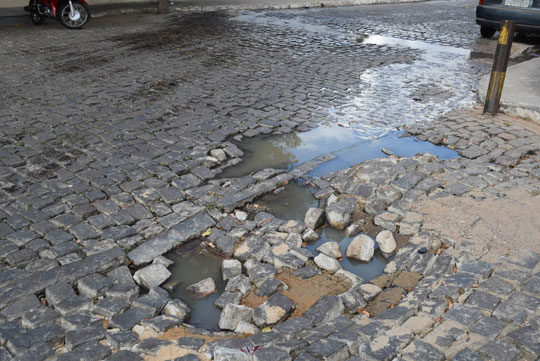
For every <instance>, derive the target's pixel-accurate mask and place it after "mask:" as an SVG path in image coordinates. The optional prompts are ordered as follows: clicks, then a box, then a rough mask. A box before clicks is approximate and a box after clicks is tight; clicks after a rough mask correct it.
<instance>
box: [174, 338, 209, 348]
mask: <svg viewBox="0 0 540 361" xmlns="http://www.w3.org/2000/svg"><path fill="white" fill-rule="evenodd" d="M204 344H205V341H204V339H202V338H199V337H180V338H179V339H178V343H177V345H178V347H180V348H188V349H190V350H193V351H199V349H200V348H201V347H202V345H204Z"/></svg>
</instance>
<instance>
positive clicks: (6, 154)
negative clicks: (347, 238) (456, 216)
mask: <svg viewBox="0 0 540 361" xmlns="http://www.w3.org/2000/svg"><path fill="white" fill-rule="evenodd" d="M473 12H474V4H473V3H472V2H469V1H467V2H452V3H450V2H431V3H422V4H403V5H380V6H366V7H352V8H343V9H317V10H295V11H280V12H268V13H257V12H247V13H234V14H228V13H207V14H186V15H168V16H164V17H154V16H147V15H143V16H125V17H118V18H102V19H94V20H93V21H92V23H90V24H89V26H88V28H86V29H85V30H84V31H77V32H67V31H65V30H64V29H61V28H60V27H59V26H57V25H56V24H52V23H51V24H49V25H47V26H44V27H27V28H24V27H23V28H9V27H8V28H2V29H0V33H1V34H2V37H1V38H0V45H1V46H0V61H1V63H2V70H3V71H2V74H1V75H0V81H1V83H2V84H3V92H2V93H1V94H0V105H1V107H0V144H1V149H0V261H2V264H1V265H0V287H1V289H2V292H1V293H0V360H2V361H3V360H11V359H17V360H44V359H47V360H101V359H109V360H137V359H141V357H145V358H146V359H150V358H152V357H154V356H156V355H157V357H162V356H160V352H161V351H160V350H161V349H164V348H171V347H172V348H175V347H176V348H179V350H184V352H186V350H191V351H189V352H190V353H192V355H191V356H190V355H187V356H183V357H182V358H180V360H196V359H197V358H200V359H205V358H207V357H209V356H211V357H213V358H214V359H215V360H245V359H249V357H248V356H247V355H246V354H245V353H242V352H241V351H239V349H240V348H241V347H243V346H246V345H247V346H251V345H253V346H255V345H256V346H260V347H262V349H260V350H257V351H255V352H254V353H253V355H252V356H251V358H252V359H254V360H292V359H294V360H351V361H357V360H413V359H416V360H444V359H453V360H487V359H493V360H518V359H526V360H535V359H538V354H539V353H540V344H539V343H538V340H539V339H540V322H539V321H540V320H539V316H538V306H539V304H540V298H539V295H540V290H539V289H538V286H539V273H538V271H539V267H540V266H539V264H538V252H539V250H538V249H535V248H534V247H535V245H538V244H539V242H538V238H537V237H538V233H533V234H531V245H530V249H531V252H530V254H527V255H524V256H523V257H519V255H517V256H515V257H508V258H507V259H506V258H503V259H502V260H501V259H499V260H497V261H492V260H487V259H482V260H479V259H480V258H481V257H483V256H484V253H482V254H479V255H472V254H471V253H470V252H469V251H468V248H467V247H468V246H467V242H465V243H463V242H460V241H459V240H456V239H452V238H451V237H450V236H448V235H445V234H444V232H442V231H443V230H442V229H437V227H433V226H430V227H428V225H427V223H426V222H424V220H425V218H426V217H427V216H428V215H429V214H423V213H422V211H421V210H418V209H416V208H413V206H414V205H415V203H416V202H421V201H427V200H443V199H450V198H452V197H463V198H467V197H469V198H473V199H475V200H481V199H492V198H494V197H495V198H497V197H498V198H501V199H504V198H505V196H504V194H505V193H506V192H507V191H508V190H509V189H514V188H516V187H517V188H521V189H525V190H526V191H527V192H528V194H529V195H530V197H531V199H533V200H536V201H537V200H538V192H539V190H540V182H539V181H538V179H539V176H540V174H539V172H540V168H539V159H538V150H539V146H540V139H539V136H538V133H537V132H535V130H534V129H533V130H527V129H525V128H524V127H523V126H521V125H519V124H517V125H516V124H515V119H513V118H508V117H504V116H499V117H497V119H496V120H493V118H491V117H484V116H481V115H479V110H478V109H473V110H457V111H453V112H451V113H449V114H447V115H446V116H445V117H444V118H442V119H439V120H437V119H438V118H439V116H440V115H442V114H443V113H446V112H447V111H450V110H452V109H454V108H457V107H459V106H462V105H467V104H470V103H471V102H472V101H473V100H474V98H473V95H474V91H475V82H476V79H477V77H478V75H479V74H478V72H479V71H480V70H485V69H487V67H486V65H485V64H484V63H482V62H474V61H469V60H467V56H466V55H465V54H466V51H467V50H470V49H472V48H473V47H474V46H475V44H476V43H477V40H476V38H477V32H478V29H477V27H476V25H474V24H473V23H472V21H471V19H472V17H473ZM443 15H444V20H441V19H440V18H441V17H442V16H443ZM369 35H379V36H382V37H385V38H373V37H371V38H370V37H369ZM389 38H390V40H391V39H401V40H400V41H398V43H399V44H397V45H392V44H389V43H388V41H389ZM364 39H366V41H365V42H364V41H363V40H364ZM370 39H371V40H370ZM403 41H412V43H407V42H403ZM425 43H428V44H435V45H437V46H435V47H426V46H425ZM448 52H449V53H450V54H453V56H452V55H450V56H451V59H453V60H454V62H453V64H454V63H455V64H457V65H460V64H461V65H466V66H465V67H464V68H463V69H460V68H459V67H457V68H452V69H450V70H449V74H450V76H449V77H444V76H443V74H441V73H442V71H443V70H440V71H439V70H435V71H433V73H429V74H418V73H414V71H416V70H415V69H424V70H425V69H433V66H435V67H439V69H443V67H442V60H443V58H444V56H443V54H446V53H448ZM458 70H463V71H464V72H465V73H464V75H459V76H458V74H459V72H458ZM415 79H419V81H418V82H415ZM375 80H376V81H377V82H380V83H374V81H375ZM443 81H444V83H443ZM405 86H407V87H408V90H407V91H405V90H404V87H405ZM411 99H412V100H411ZM366 102H369V106H367V107H366V106H365V105H366ZM423 115H425V117H424V116H423ZM322 121H337V122H339V123H342V125H346V126H350V127H353V128H356V129H358V130H359V131H360V132H361V134H362V136H365V137H372V136H378V135H381V134H383V133H384V132H386V131H387V130H388V129H392V128H395V127H402V128H403V129H406V132H407V133H408V134H410V135H413V136H417V137H418V138H420V139H423V140H428V141H430V142H432V143H435V144H442V145H446V146H450V147H453V148H455V149H456V150H458V152H459V153H460V155H461V156H462V158H459V159H453V160H446V161H442V160H440V159H438V158H435V157H432V156H430V155H423V156H415V157H411V158H397V157H389V158H387V159H377V160H373V161H368V162H364V163H362V164H360V165H359V166H355V167H352V168H350V169H347V170H343V171H340V172H336V173H334V174H330V175H328V176H327V177H325V178H323V179H315V180H313V182H314V183H315V184H316V185H317V186H318V188H320V191H319V193H318V197H319V198H320V199H321V201H320V204H321V205H320V207H321V209H322V210H324V209H325V208H327V207H329V208H330V209H334V210H340V209H341V210H343V209H345V211H343V212H344V213H347V212H349V211H350V212H352V211H356V212H352V213H354V216H353V217H352V218H353V220H352V221H353V225H352V226H349V227H348V230H349V232H350V233H354V231H355V229H356V231H358V230H359V229H360V228H361V227H362V225H361V223H359V221H360V219H359V218H358V214H363V215H364V216H366V215H367V216H368V217H372V218H374V222H375V224H376V225H377V226H378V227H380V229H387V230H389V231H391V232H393V233H394V234H401V235H403V236H407V237H410V240H409V244H408V245H406V246H403V247H401V248H400V249H399V250H398V251H397V252H396V255H395V256H394V258H393V259H392V261H391V262H390V263H389V265H388V266H387V268H386V269H385V275H383V276H381V277H379V278H377V279H376V280H372V282H371V283H366V282H365V281H369V280H361V279H359V278H358V277H356V276H354V275H352V274H349V273H348V272H345V271H343V270H339V266H337V265H336V263H337V261H335V260H333V261H332V260H330V259H329V258H331V257H330V256H326V255H324V254H321V255H318V256H317V257H314V256H315V255H313V254H310V253H309V252H306V250H305V248H303V247H301V244H302V240H303V239H304V240H305V239H309V238H310V237H314V235H313V233H314V232H313V230H310V229H311V228H315V226H317V225H319V219H317V220H315V223H312V224H310V223H309V222H308V219H306V222H287V220H279V219H276V218H274V217H272V216H270V215H268V214H265V213H264V212H260V213H259V214H257V216H255V219H254V220H243V221H242V220H241V219H242V218H243V217H242V213H241V212H235V209H237V208H241V207H243V206H244V205H246V204H248V203H249V202H251V201H252V200H253V199H254V198H256V197H257V196H258V195H261V194H263V193H266V192H269V191H273V190H275V189H277V188H279V187H280V186H281V185H283V184H285V183H286V182H288V181H289V180H290V179H292V178H294V177H300V176H305V175H306V174H307V172H309V171H310V170H311V169H313V168H314V167H315V166H316V165H317V164H319V163H320V162H324V161H325V160H327V159H328V158H329V157H323V158H322V159H318V160H314V161H312V162H308V163H307V164H303V165H300V166H299V167H298V168H296V169H294V170H291V171H288V172H286V171H282V170H262V171H261V172H258V173H256V174H254V175H250V176H246V177H241V178H234V179H215V176H216V175H218V174H219V172H220V170H221V169H223V168H224V167H227V166H229V165H233V164H236V163H238V162H239V161H240V160H241V158H242V156H243V152H242V151H241V150H240V149H239V148H238V147H237V146H236V145H234V144H233V143H231V142H230V141H228V137H229V136H238V135H242V136H248V137H251V136H254V135H257V134H261V133H264V134H269V133H275V134H281V133H288V132H291V131H293V130H298V131H306V130H309V129H311V128H313V127H316V126H317V124H318V123H320V122H322ZM336 197H338V198H336ZM532 197H535V198H532ZM336 199H337V200H338V201H337V202H335V201H336ZM333 202H335V203H333ZM333 204H335V205H333ZM533 206H534V204H533ZM343 207H344V208H343ZM314 212H315V213H316V212H317V211H314ZM320 212H322V213H324V212H323V211H320ZM329 212H330V211H329V210H328V208H327V210H326V213H327V214H328V213H329ZM338 213H339V212H338ZM534 214H535V213H534V212H533V213H532V214H531V217H534ZM536 214H538V213H536ZM349 216H351V215H350V214H349ZM356 221H358V222H356ZM348 222H349V221H347V223H348ZM355 222H356V223H355ZM533 223H534V222H533ZM536 224H538V222H536ZM351 227H352V228H351ZM208 229H210V235H209V236H208V237H207V240H208V241H209V242H212V243H213V244H214V245H215V246H216V248H217V249H218V250H219V251H220V252H221V253H223V254H226V255H229V256H233V258H235V259H236V260H238V261H239V262H241V263H240V267H238V263H236V262H232V263H230V264H228V265H226V266H224V270H225V269H226V270H227V272H229V273H227V275H228V277H230V278H231V279H230V280H229V282H228V284H227V292H226V293H224V294H223V295H222V296H221V297H220V302H218V303H219V304H220V307H221V308H223V314H222V321H223V323H221V320H220V324H221V325H223V327H222V328H223V329H226V330H237V331H245V332H249V333H252V332H258V331H259V330H260V329H263V328H265V327H267V326H271V327H272V328H273V330H272V331H271V332H264V333H255V334H254V335H252V336H249V337H248V338H243V339H237V338H232V339H227V340H218V341H212V342H205V341H201V338H198V336H201V335H204V336H205V337H210V336H211V337H215V336H224V335H228V334H227V332H220V333H213V334H212V333H210V332H206V331H204V330H196V329H192V330H191V331H190V332H191V333H192V337H183V338H180V339H178V338H177V339H175V340H174V344H175V345H176V346H175V345H173V344H172V343H171V341H170V340H163V339H159V338H157V337H149V338H145V339H144V340H143V341H141V340H140V339H139V338H138V336H140V335H141V333H142V332H146V331H148V330H153V331H154V332H159V333H161V332H164V331H167V330H171V329H174V328H175V327H177V326H181V325H182V323H183V321H184V319H186V317H187V315H188V312H189V310H188V309H187V306H186V305H185V304H184V303H183V302H182V301H181V300H178V299H171V297H170V295H169V293H168V292H167V291H165V290H164V289H163V288H160V287H159V286H160V285H161V284H162V283H163V281H165V280H166V279H167V278H168V277H169V275H170V274H168V271H167V266H168V264H167V260H166V259H164V258H162V257H160V256H161V255H163V254H165V253H166V252H168V251H169V250H171V249H172V248H174V247H175V246H177V245H179V244H181V243H184V242H187V241H188V240H191V239H194V238H198V237H200V236H201V234H202V233H203V232H204V233H205V234H207V232H206V231H207V230H208ZM535 242H536V243H535ZM338 264H339V263H338ZM128 266H129V267H128ZM281 268H290V269H293V270H296V275H297V276H298V277H306V278H310V277H312V276H313V275H314V274H316V273H317V272H320V269H322V270H324V272H325V273H329V274H334V277H341V278H343V279H345V280H348V281H347V282H349V283H350V289H349V291H347V292H346V293H343V294H340V295H337V296H325V297H323V298H321V299H320V300H319V301H318V302H317V303H316V304H315V305H314V306H313V307H311V308H310V309H309V310H308V311H307V312H306V313H305V314H304V315H303V316H301V317H297V318H294V319H289V320H286V321H284V322H281V323H279V324H278V325H276V323H277V322H280V321H283V320H285V319H286V318H287V316H288V315H289V314H290V312H291V311H292V309H293V308H294V304H292V302H291V301H290V300H289V299H288V298H287V297H285V296H283V295H282V294H281V293H280V291H279V290H281V288H280V287H281V283H279V282H276V279H275V278H274V276H275V273H276V272H277V270H279V269H281ZM244 270H245V272H244ZM224 272H225V271H224ZM407 275H409V276H410V275H413V276H411V277H413V278H414V277H416V281H417V284H416V285H414V284H413V285H411V284H405V283H404V282H403V278H404V277H406V276H407ZM415 283H416V282H415ZM250 288H251V289H252V290H254V289H257V292H259V294H264V295H267V296H270V295H271V297H270V298H268V300H267V301H266V302H265V303H264V304H262V305H261V306H259V307H257V308H255V309H254V310H253V309H247V308H246V307H244V306H239V305H238V304H239V302H240V299H241V297H242V295H243V294H245V293H247V292H248V290H249V289H250ZM148 290H149V291H148ZM396 294H397V295H398V296H397V298H396ZM366 310H367V311H366ZM370 316H371V317H370ZM274 326H275V327H274ZM184 327H189V326H187V325H184ZM193 335H195V336H193ZM206 340H208V338H207V339H206ZM119 350H121V351H119ZM197 351H200V352H197ZM196 353H197V356H195V354H196ZM176 357H177V356H174V357H170V359H174V358H176ZM161 359H167V358H163V357H162V358H161Z"/></svg>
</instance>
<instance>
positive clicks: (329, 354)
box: [306, 339, 349, 361]
mask: <svg viewBox="0 0 540 361" xmlns="http://www.w3.org/2000/svg"><path fill="white" fill-rule="evenodd" d="M306 351H307V352H309V353H311V354H313V355H314V356H315V357H319V358H321V359H323V360H329V361H330V360H332V361H342V360H346V359H347V358H348V357H349V351H348V348H347V345H346V344H345V343H343V342H339V341H334V340H325V339H322V340H318V341H316V342H314V343H312V344H311V345H309V346H308V347H306Z"/></svg>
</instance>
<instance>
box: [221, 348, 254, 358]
mask: <svg viewBox="0 0 540 361" xmlns="http://www.w3.org/2000/svg"><path fill="white" fill-rule="evenodd" d="M250 359H251V357H250V356H249V355H248V354H246V353H245V352H242V351H240V350H239V349H236V348H227V347H219V346H218V347H216V348H215V350H214V361H250Z"/></svg>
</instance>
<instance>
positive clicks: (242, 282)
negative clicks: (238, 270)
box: [225, 275, 251, 295]
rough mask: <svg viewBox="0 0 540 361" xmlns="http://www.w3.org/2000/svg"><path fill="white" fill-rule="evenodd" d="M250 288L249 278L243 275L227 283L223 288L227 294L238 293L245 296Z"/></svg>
mask: <svg viewBox="0 0 540 361" xmlns="http://www.w3.org/2000/svg"><path fill="white" fill-rule="evenodd" d="M250 287H251V282H250V281H249V278H247V277H246V276H244V275H239V276H236V277H234V278H232V279H230V280H229V282H227V285H226V286H225V291H227V292H236V291H238V292H240V293H241V294H243V295H245V294H246V293H247V291H249V288H250Z"/></svg>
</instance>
